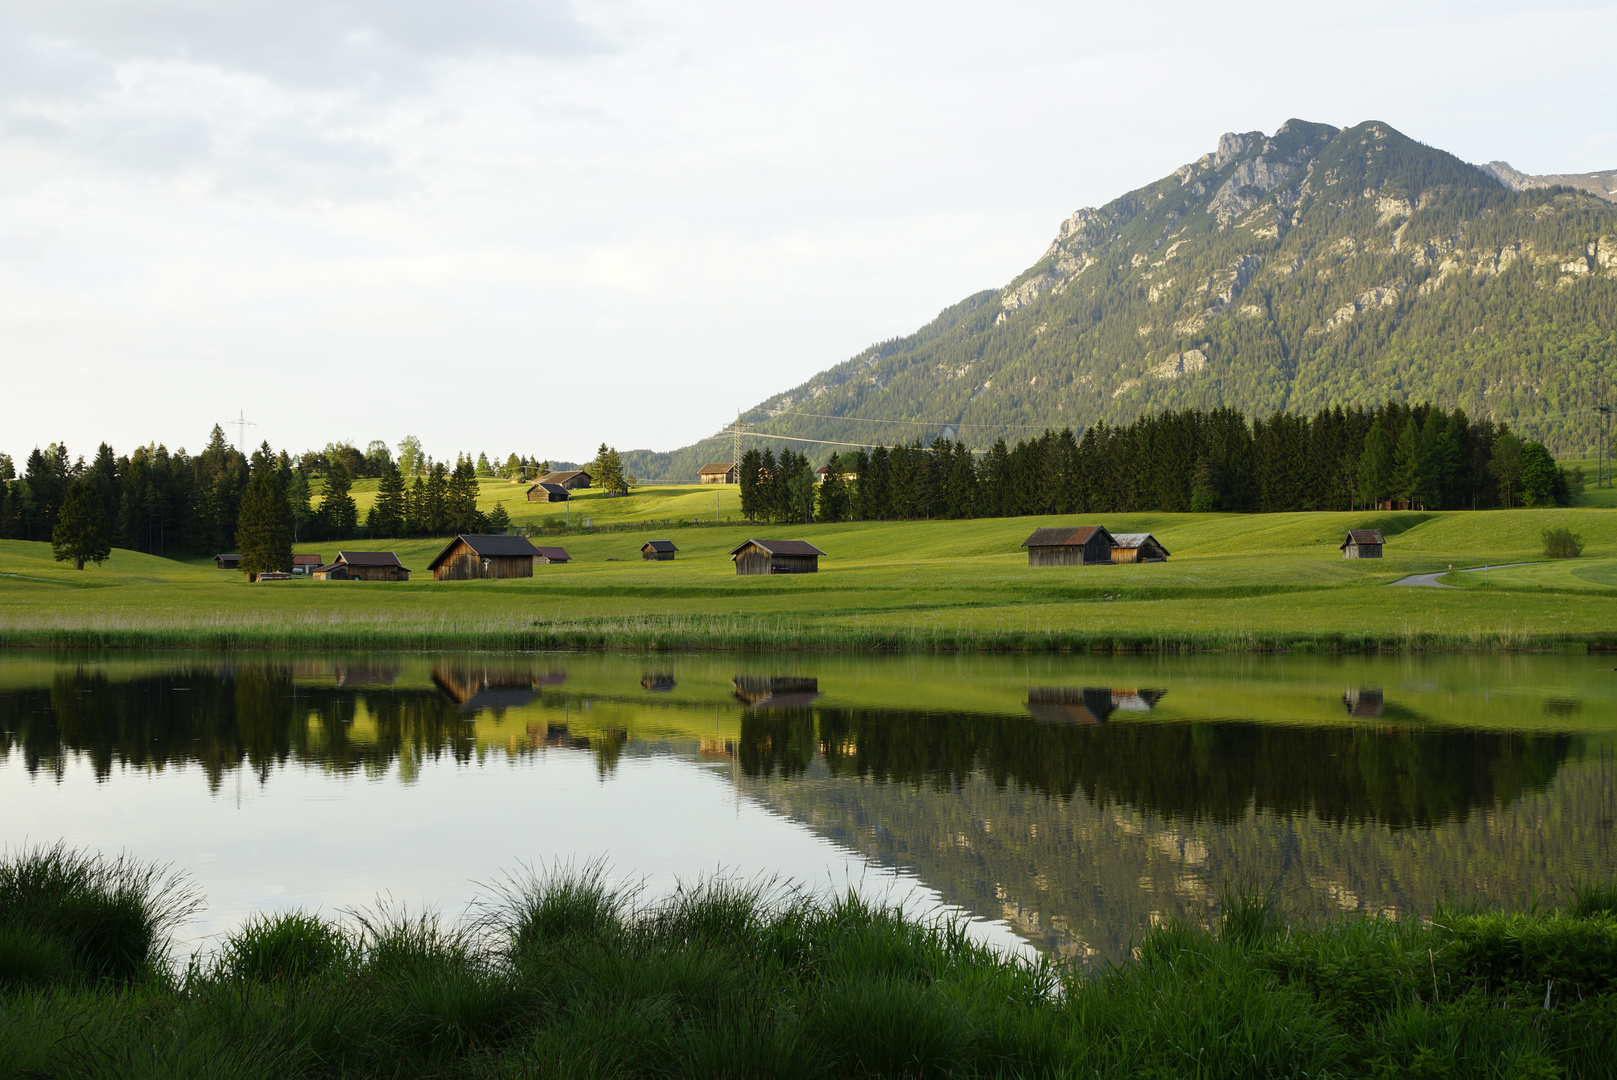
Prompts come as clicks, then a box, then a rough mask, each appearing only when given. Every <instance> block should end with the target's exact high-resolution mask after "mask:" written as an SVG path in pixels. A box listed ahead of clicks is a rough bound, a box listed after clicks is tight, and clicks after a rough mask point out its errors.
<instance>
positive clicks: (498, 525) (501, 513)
mask: <svg viewBox="0 0 1617 1080" xmlns="http://www.w3.org/2000/svg"><path fill="white" fill-rule="evenodd" d="M485 528H487V529H488V531H489V532H491V533H494V534H495V535H496V536H503V535H505V533H507V532H508V531H510V528H511V515H510V514H508V513H506V512H505V504H504V503H503V502H502V503H495V504H494V509H493V510H492V511H490V512H489V515H488V524H487V525H486V526H485Z"/></svg>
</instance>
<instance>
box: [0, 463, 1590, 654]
mask: <svg viewBox="0 0 1617 1080" xmlns="http://www.w3.org/2000/svg"><path fill="white" fill-rule="evenodd" d="M660 497H663V496H658V495H656V494H653V493H648V494H647V495H646V496H645V498H647V499H657V498H660ZM687 497H691V498H696V499H702V498H704V497H705V496H704V495H700V494H698V495H694V496H685V495H679V494H675V495H672V496H667V497H666V498H668V499H669V504H670V505H673V504H677V503H678V502H679V500H681V499H683V498H687ZM720 498H721V499H722V498H723V495H722V493H721V495H720ZM599 501H600V503H602V504H609V505H610V504H621V503H623V502H627V501H628V500H606V499H602V500H599ZM586 504H587V501H586V500H580V505H586ZM676 520H677V519H676ZM1057 523H1059V522H1053V521H1047V520H1043V519H1035V518H1021V519H1017V518H1013V519H996V520H976V521H964V522H902V523H880V522H868V523H847V524H839V525H806V526H797V527H794V528H790V529H786V530H780V529H768V530H763V529H760V528H758V527H748V526H744V525H721V526H708V527H702V528H690V527H686V528H681V527H679V526H678V525H677V524H671V525H669V526H667V527H658V528H656V529H648V530H644V531H637V530H630V531H624V532H609V533H599V532H598V533H592V534H587V535H572V536H567V537H563V538H558V541H559V542H560V543H562V544H564V545H565V546H566V547H567V548H568V550H569V552H570V553H571V554H572V555H573V557H574V561H573V562H571V563H569V564H566V565H553V566H541V567H538V568H536V571H535V576H534V577H533V578H532V579H518V580H512V581H487V582H459V583H440V582H434V581H432V580H431V579H430V577H428V576H427V575H426V573H425V569H426V565H427V563H428V562H429V561H430V560H431V558H432V556H433V555H434V554H436V553H437V551H439V550H440V549H441V548H442V546H443V541H442V540H441V539H433V540H399V541H366V542H364V544H363V545H359V544H356V545H354V546H356V547H358V546H363V547H366V548H372V547H379V548H387V549H391V550H396V551H398V553H399V554H400V556H401V557H402V558H403V560H404V562H405V564H406V565H407V566H409V567H411V568H412V569H413V570H415V571H416V572H417V573H416V578H415V580H413V581H411V582H409V583H407V584H399V585H378V584H370V583H361V582H312V581H301V580H295V581H291V582H283V583H273V584H265V585H250V584H248V583H247V582H246V581H245V579H244V578H243V577H242V576H241V575H239V574H236V573H234V572H229V571H217V570H213V569H212V568H211V567H212V564H211V562H205V561H201V560H197V561H193V562H190V563H177V562H171V561H165V560H159V559H151V558H149V557H143V556H138V555H134V554H130V553H123V552H120V553H119V554H118V555H117V556H116V557H115V558H114V559H113V560H112V561H110V562H109V563H108V564H107V565H106V566H104V567H102V568H91V569H87V570H85V571H83V572H82V573H79V572H75V571H73V570H72V569H71V568H68V567H65V566H63V564H58V563H54V562H52V561H51V559H50V554H49V548H48V547H47V546H46V545H43V544H29V543H22V542H15V541H11V542H3V543H0V575H4V576H0V640H3V641H8V642H10V643H13V644H24V643H32V644H48V643H62V644H67V643H94V642H98V643H105V644H120V643H122V644H138V643H142V642H153V641H173V642H177V643H194V644H226V645H250V644H255V643H257V644H274V645H291V644H298V643H335V642H342V643H347V644H374V645H378V646H384V645H396V646H408V647H436V646H442V647H463V646H469V645H509V646H516V647H545V646H554V645H561V646H578V645H620V646H628V647H652V648H684V647H692V648H729V649H756V648H778V647H801V648H812V649H845V648H855V649H858V648H894V649H921V650H926V649H952V648H978V647H987V648H1021V649H1048V648H1074V647H1106V648H1110V647H1113V646H1114V645H1121V646H1123V647H1128V648H1234V649H1254V648H1271V647H1276V646H1278V645H1283V644H1289V645H1292V646H1296V647H1314V648H1349V649H1353V648H1421V647H1460V648H1499V647H1505V648H1511V647H1523V646H1530V645H1539V644H1551V643H1554V642H1558V641H1578V642H1586V641H1607V640H1611V641H1613V642H1617V618H1614V617H1613V614H1612V612H1613V610H1614V608H1613V605H1612V600H1613V599H1614V598H1617V584H1613V583H1611V582H1610V581H1608V580H1607V578H1606V576H1605V571H1604V569H1603V567H1605V565H1606V564H1607V562H1609V561H1610V560H1611V559H1612V558H1613V557H1617V515H1611V514H1608V513H1605V512H1602V511H1594V510H1582V509H1574V510H1553V511H1498V512H1481V513H1448V514H1443V513H1435V514H1424V513H1383V514H1273V515H1262V516H1253V515H1213V514H1182V515H1174V514H1137V515H1115V516H1113V517H1111V518H1108V519H1107V521H1106V522H1105V524H1106V525H1107V526H1108V527H1109V528H1112V529H1113V530H1118V531H1131V532H1152V533H1155V534H1156V535H1157V536H1158V538H1159V539H1161V540H1162V541H1163V543H1164V544H1166V546H1167V547H1168V549H1169V550H1170V551H1171V552H1173V558H1172V559H1171V560H1170V561H1169V562H1167V563H1165V564H1159V565H1140V566H1108V567H1081V568H1064V569H1057V568H1040V569H1033V568H1029V567H1028V566H1027V565H1026V559H1025V555H1024V553H1023V552H1022V550H1021V549H1020V547H1019V545H1020V543H1021V541H1022V540H1023V539H1024V538H1025V537H1026V536H1027V534H1028V533H1029V532H1031V530H1032V529H1033V528H1034V527H1036V526H1039V525H1045V524H1057ZM1558 525H1566V526H1567V527H1569V528H1571V529H1573V531H1575V532H1578V533H1580V534H1581V535H1583V536H1584V538H1585V542H1586V545H1587V548H1586V558H1585V559H1583V560H1580V561H1579V562H1578V563H1577V564H1576V566H1572V567H1571V568H1570V570H1563V567H1564V566H1566V565H1567V564H1546V565H1545V566H1544V567H1543V569H1542V570H1539V571H1538V572H1539V573H1541V574H1543V575H1545V576H1544V578H1543V580H1538V579H1531V580H1523V581H1522V582H1521V583H1520V584H1513V582H1512V580H1509V579H1506V578H1505V577H1504V575H1498V576H1495V575H1492V574H1490V575H1489V580H1487V581H1486V582H1483V583H1482V584H1481V585H1480V586H1479V585H1478V584H1477V583H1476V582H1475V581H1474V580H1472V579H1474V578H1477V577H1478V576H1479V575H1457V577H1460V578H1462V584H1463V585H1465V586H1466V587H1464V588H1459V589H1408V588H1399V589H1389V588H1385V586H1386V585H1387V584H1388V583H1389V582H1391V581H1393V580H1395V579H1396V578H1399V577H1401V576H1403V575H1405V574H1411V573H1418V572H1430V571H1433V570H1443V569H1445V568H1446V567H1448V566H1449V565H1450V564H1452V565H1454V566H1456V567H1463V566H1470V565H1481V564H1484V563H1490V564H1501V563H1513V562H1529V561H1538V560H1541V559H1542V554H1541V541H1540V533H1541V532H1542V530H1543V529H1545V528H1548V527H1551V526H1558ZM1365 526H1372V527H1377V528H1381V529H1382V530H1384V531H1385V532H1386V533H1387V535H1388V538H1389V545H1388V558H1386V559H1383V560H1380V561H1349V560H1344V559H1342V558H1341V557H1340V555H1339V554H1338V552H1337V544H1338V543H1339V542H1340V539H1341V537H1342V535H1343V534H1344V533H1345V531H1346V530H1347V529H1348V528H1350V527H1365ZM787 534H789V535H791V536H794V537H801V538H804V539H808V540H810V541H812V542H813V543H815V544H817V545H818V546H819V547H821V548H822V549H823V550H825V551H826V552H827V553H828V554H827V557H826V558H825V559H823V560H822V564H821V572H820V573H818V574H815V575H802V576H775V577H762V578H737V577H736V576H735V574H734V570H733V567H732V565H731V563H730V562H729V561H728V559H727V558H726V554H725V553H726V552H727V551H728V550H729V549H730V548H732V547H734V546H735V545H737V544H739V543H741V542H742V541H743V540H745V539H746V538H747V537H748V536H749V535H787ZM657 537H667V538H670V539H673V540H674V541H675V542H676V543H677V544H678V545H679V548H680V554H679V557H678V559H677V560H676V561H675V562H672V563H645V562H642V561H641V560H640V558H639V547H640V545H641V544H642V543H644V542H645V541H646V540H647V539H652V538H657ZM300 549H302V550H318V551H320V552H321V553H322V554H325V555H327V556H328V557H329V555H330V553H331V552H332V551H334V550H335V549H334V548H332V547H331V545H318V546H316V545H301V546H300Z"/></svg>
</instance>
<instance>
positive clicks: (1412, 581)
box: [1392, 562, 1529, 589]
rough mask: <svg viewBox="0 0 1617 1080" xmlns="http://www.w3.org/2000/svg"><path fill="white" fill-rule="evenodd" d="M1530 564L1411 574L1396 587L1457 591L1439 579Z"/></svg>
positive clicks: (1453, 586)
mask: <svg viewBox="0 0 1617 1080" xmlns="http://www.w3.org/2000/svg"><path fill="white" fill-rule="evenodd" d="M1527 565H1529V564H1528V563H1524V562H1512V563H1500V564H1499V565H1498V566H1467V567H1465V568H1463V569H1460V570H1439V571H1438V572H1437V573H1435V574H1410V575H1409V576H1408V577H1406V578H1399V579H1398V580H1397V581H1394V582H1393V583H1392V584H1394V585H1420V586H1424V587H1426V588H1428V589H1455V588H1458V587H1459V586H1457V585H1445V584H1443V583H1442V582H1441V581H1438V580H1437V579H1438V578H1440V577H1442V576H1443V575H1445V574H1480V573H1483V572H1484V571H1486V570H1503V569H1504V568H1505V567H1507V566H1527Z"/></svg>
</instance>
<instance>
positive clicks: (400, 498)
mask: <svg viewBox="0 0 1617 1080" xmlns="http://www.w3.org/2000/svg"><path fill="white" fill-rule="evenodd" d="M404 516H405V514H404V477H403V476H402V475H401V474H400V473H399V468H398V466H397V465H395V464H393V462H391V461H388V462H385V463H384V464H383V465H382V482H381V484H379V485H378V486H377V489H376V504H375V505H374V506H372V507H371V513H370V515H369V516H367V517H366V519H365V526H366V529H367V531H369V533H370V535H372V536H401V535H403V533H404Z"/></svg>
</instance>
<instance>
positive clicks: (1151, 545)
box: [1112, 533, 1168, 563]
mask: <svg viewBox="0 0 1617 1080" xmlns="http://www.w3.org/2000/svg"><path fill="white" fill-rule="evenodd" d="M1112 561H1113V562H1115V563H1125V562H1167V561H1168V549H1167V548H1165V547H1163V546H1162V543H1161V542H1160V541H1159V540H1158V539H1157V538H1156V537H1154V536H1152V535H1151V534H1150V533H1113V534H1112Z"/></svg>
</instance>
